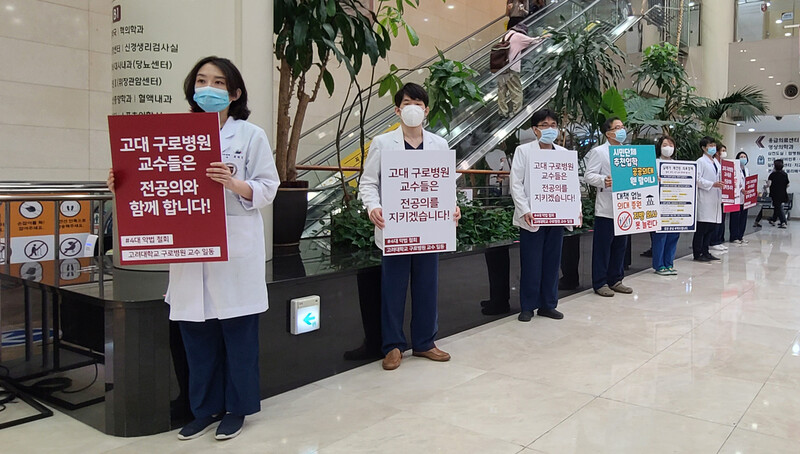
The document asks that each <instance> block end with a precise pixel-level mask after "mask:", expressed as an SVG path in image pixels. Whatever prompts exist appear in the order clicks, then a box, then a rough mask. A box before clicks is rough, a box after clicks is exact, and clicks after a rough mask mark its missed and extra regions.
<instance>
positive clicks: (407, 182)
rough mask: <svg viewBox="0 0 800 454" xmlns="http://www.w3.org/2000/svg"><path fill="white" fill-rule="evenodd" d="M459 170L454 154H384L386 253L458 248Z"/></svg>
mask: <svg viewBox="0 0 800 454" xmlns="http://www.w3.org/2000/svg"><path fill="white" fill-rule="evenodd" d="M455 170H456V154H455V151H453V150H387V151H383V152H382V153H381V204H382V206H383V219H384V221H385V222H386V226H385V227H384V229H383V254H384V255H402V254H420V253H425V252H445V251H455V250H456V223H455V219H454V216H455V210H456V172H455Z"/></svg>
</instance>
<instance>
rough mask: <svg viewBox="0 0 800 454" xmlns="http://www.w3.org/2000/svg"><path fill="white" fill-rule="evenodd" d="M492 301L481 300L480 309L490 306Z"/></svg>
mask: <svg viewBox="0 0 800 454" xmlns="http://www.w3.org/2000/svg"><path fill="white" fill-rule="evenodd" d="M491 302H492V300H483V301H481V307H486V306H488V305H489V304H491Z"/></svg>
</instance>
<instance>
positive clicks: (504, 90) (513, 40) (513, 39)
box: [497, 25, 550, 118]
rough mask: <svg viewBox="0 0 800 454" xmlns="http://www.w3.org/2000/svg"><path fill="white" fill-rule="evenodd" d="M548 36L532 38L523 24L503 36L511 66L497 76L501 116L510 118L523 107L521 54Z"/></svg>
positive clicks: (498, 102)
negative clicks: (507, 45) (507, 43)
mask: <svg viewBox="0 0 800 454" xmlns="http://www.w3.org/2000/svg"><path fill="white" fill-rule="evenodd" d="M548 36H550V35H544V36H541V37H536V38H531V37H529V36H528V32H527V29H526V28H525V27H524V26H523V25H517V26H515V27H513V28H512V29H511V30H509V31H508V32H506V34H505V35H504V36H503V41H508V42H509V49H508V61H509V62H510V63H511V66H510V67H509V68H508V69H507V70H506V71H505V72H504V73H502V74H500V75H499V76H497V108H498V110H499V111H500V116H501V117H504V118H510V117H512V116H514V115H516V114H517V113H518V112H519V111H520V110H521V109H522V80H521V78H520V72H521V71H522V62H521V61H520V60H519V56H520V55H521V54H522V51H523V50H525V48H527V47H528V46H531V45H533V44H538V43H540V42H542V41H543V40H544V39H545V38H547V37H548Z"/></svg>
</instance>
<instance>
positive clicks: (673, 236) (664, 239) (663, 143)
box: [650, 136, 681, 276]
mask: <svg viewBox="0 0 800 454" xmlns="http://www.w3.org/2000/svg"><path fill="white" fill-rule="evenodd" d="M674 153H675V140H673V139H672V137H669V136H661V137H659V139H658V141H657V142H656V155H657V156H658V159H659V160H660V161H669V160H672V155H673V154H674ZM658 168H659V166H658V164H656V169H658ZM659 181H660V176H659ZM680 237H681V234H680V233H678V232H653V233H652V234H651V235H650V238H651V239H652V242H653V247H652V250H653V269H654V270H655V273H656V274H658V275H659V276H674V275H676V274H678V272H677V271H675V267H674V266H675V265H674V262H675V250H676V249H677V247H678V240H679V239H680Z"/></svg>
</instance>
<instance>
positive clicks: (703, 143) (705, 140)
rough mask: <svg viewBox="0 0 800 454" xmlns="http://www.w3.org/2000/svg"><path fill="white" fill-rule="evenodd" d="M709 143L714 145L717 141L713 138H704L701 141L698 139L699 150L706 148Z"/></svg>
mask: <svg viewBox="0 0 800 454" xmlns="http://www.w3.org/2000/svg"><path fill="white" fill-rule="evenodd" d="M710 143H713V144H716V143H717V140H716V139H715V138H713V137H709V136H705V137H703V138H702V139H700V147H701V148H702V147H707V146H708V144H710Z"/></svg>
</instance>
